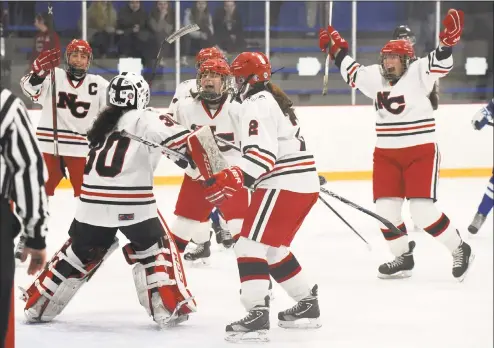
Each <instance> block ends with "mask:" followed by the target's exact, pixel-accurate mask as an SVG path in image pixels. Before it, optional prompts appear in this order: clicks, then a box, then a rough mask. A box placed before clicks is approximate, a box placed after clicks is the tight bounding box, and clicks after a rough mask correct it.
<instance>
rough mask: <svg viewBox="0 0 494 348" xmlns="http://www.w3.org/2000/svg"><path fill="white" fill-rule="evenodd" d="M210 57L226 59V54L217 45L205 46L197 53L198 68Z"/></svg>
mask: <svg viewBox="0 0 494 348" xmlns="http://www.w3.org/2000/svg"><path fill="white" fill-rule="evenodd" d="M208 59H223V60H225V56H224V55H223V53H221V51H220V50H219V49H217V48H216V47H207V48H203V49H201V50H200V51H199V52H198V53H197V55H196V68H197V69H199V67H200V66H201V64H202V63H203V62H205V61H206V60H208Z"/></svg>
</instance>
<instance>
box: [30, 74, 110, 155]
mask: <svg viewBox="0 0 494 348" xmlns="http://www.w3.org/2000/svg"><path fill="white" fill-rule="evenodd" d="M31 76H32V72H31V73H29V74H27V75H26V76H24V77H23V78H22V80H21V88H22V91H23V92H24V94H25V95H26V96H28V97H30V98H31V99H32V100H33V101H34V102H35V103H38V104H41V105H42V106H43V111H42V114H41V119H40V121H39V123H38V127H37V130H36V136H37V138H38V141H39V143H40V148H41V151H42V152H44V153H54V146H53V116H52V92H51V77H50V75H48V76H47V77H46V78H45V79H44V81H43V82H42V83H40V84H38V85H35V86H33V85H32V84H31V83H30V79H31ZM55 81H56V85H55V88H56V92H57V93H56V94H57V95H56V108H57V130H58V152H59V154H60V155H61V156H73V157H86V155H87V153H88V151H89V148H88V143H87V139H86V132H87V130H88V129H89V128H90V127H91V124H92V122H93V120H94V118H95V117H96V116H97V114H98V112H99V111H100V110H101V109H103V108H104V107H106V94H107V93H106V88H107V87H108V81H107V80H105V79H104V78H103V77H101V76H99V75H92V74H87V75H86V77H85V78H84V79H83V80H80V81H78V82H77V81H72V80H71V79H70V78H69V77H68V75H67V73H66V72H65V70H62V69H60V68H55Z"/></svg>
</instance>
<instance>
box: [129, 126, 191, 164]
mask: <svg viewBox="0 0 494 348" xmlns="http://www.w3.org/2000/svg"><path fill="white" fill-rule="evenodd" d="M120 135H121V136H123V137H125V138H129V139H132V140H135V141H138V142H140V143H142V144H144V145H146V146H149V147H154V148H159V149H161V152H163V153H164V154H165V155H167V156H169V157H175V158H176V159H178V162H176V163H177V165H178V166H179V167H180V168H183V169H185V168H186V167H187V165H190V166H191V167H192V168H194V164H193V162H191V161H190V160H189V159H188V158H187V156H185V155H182V154H181V153H180V152H178V151H175V150H172V149H169V148H167V147H166V146H163V145H160V144H158V143H155V142H153V141H149V140H146V139H143V138H141V137H139V136H137V135H135V134H132V133H129V132H127V131H126V130H125V129H123V130H121V131H120Z"/></svg>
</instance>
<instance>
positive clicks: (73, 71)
mask: <svg viewBox="0 0 494 348" xmlns="http://www.w3.org/2000/svg"><path fill="white" fill-rule="evenodd" d="M92 60H93V50H92V48H91V46H89V43H88V42H87V41H85V40H77V39H74V40H72V41H71V42H70V43H69V44H68V45H67V49H66V50H65V63H66V68H65V71H67V73H68V74H69V76H71V77H72V78H73V79H75V80H81V79H83V78H84V77H85V76H86V73H87V71H88V69H89V66H90V65H91V61H92Z"/></svg>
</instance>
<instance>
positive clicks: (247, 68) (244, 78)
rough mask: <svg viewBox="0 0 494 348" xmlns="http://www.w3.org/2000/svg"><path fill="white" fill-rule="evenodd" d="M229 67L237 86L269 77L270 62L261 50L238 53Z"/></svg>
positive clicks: (268, 78) (265, 79) (266, 79)
mask: <svg viewBox="0 0 494 348" xmlns="http://www.w3.org/2000/svg"><path fill="white" fill-rule="evenodd" d="M230 68H231V70H232V74H233V76H234V77H235V81H236V83H237V87H239V88H240V86H241V85H243V84H246V83H248V84H250V85H253V84H255V83H257V82H265V81H269V80H270V79H271V64H270V63H269V59H268V57H266V55H265V54H264V53H261V52H243V53H240V54H239V55H238V56H237V58H235V59H234V61H233V62H232V65H231V67H230Z"/></svg>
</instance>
